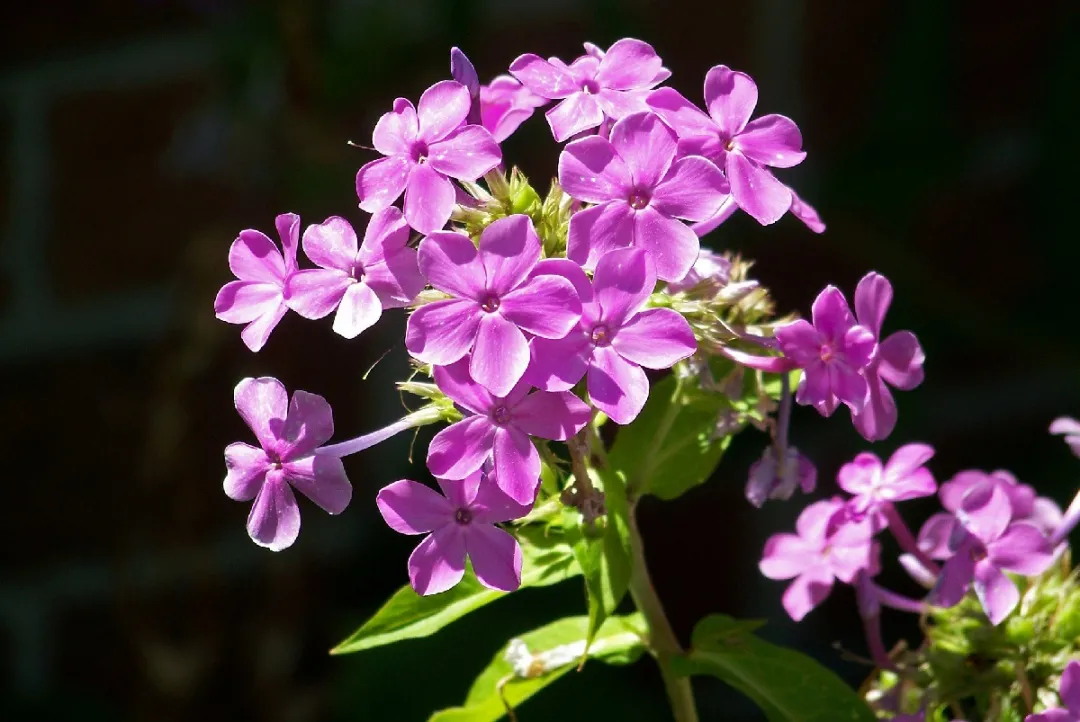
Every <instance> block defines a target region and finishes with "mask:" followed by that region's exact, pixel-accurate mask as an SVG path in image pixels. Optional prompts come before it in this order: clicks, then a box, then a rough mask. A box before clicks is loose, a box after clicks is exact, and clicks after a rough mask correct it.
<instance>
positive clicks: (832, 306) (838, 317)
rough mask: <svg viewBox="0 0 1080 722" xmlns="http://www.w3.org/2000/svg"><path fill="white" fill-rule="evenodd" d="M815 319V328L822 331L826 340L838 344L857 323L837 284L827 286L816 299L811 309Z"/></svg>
mask: <svg viewBox="0 0 1080 722" xmlns="http://www.w3.org/2000/svg"><path fill="white" fill-rule="evenodd" d="M810 312H811V317H812V318H813V319H814V328H816V329H817V330H818V331H820V332H821V335H822V336H824V337H825V340H827V341H830V342H832V343H833V344H836V343H837V342H838V341H840V340H841V339H843V338H844V334H846V333H847V332H848V330H849V329H851V327H852V326H854V325H855V317H854V316H852V315H851V308H850V307H849V306H848V302H847V299H846V298H844V293H843V291H841V290H840V289H839V288H837V287H836V286H832V285H829V286H826V287H825V288H824V289H822V291H821V293H819V294H818V295H817V298H815V299H814V305H813V306H812V307H811V309H810Z"/></svg>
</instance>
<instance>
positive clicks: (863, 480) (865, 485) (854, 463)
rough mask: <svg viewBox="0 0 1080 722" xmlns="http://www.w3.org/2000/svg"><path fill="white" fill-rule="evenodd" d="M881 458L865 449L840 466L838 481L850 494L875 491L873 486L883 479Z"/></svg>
mask: <svg viewBox="0 0 1080 722" xmlns="http://www.w3.org/2000/svg"><path fill="white" fill-rule="evenodd" d="M881 473H882V468H881V459H879V458H878V457H877V455H876V454H871V453H870V452H869V451H864V452H862V453H860V454H856V456H855V458H854V459H852V460H851V461H849V462H848V463H846V464H844V465H843V466H841V467H840V472H839V473H838V474H837V475H836V483H837V485H839V487H840V488H841V489H843V490H844V491H846V492H847V493H849V494H867V493H873V487H874V486H875V484H877V483H878V482H879V481H880V479H881Z"/></svg>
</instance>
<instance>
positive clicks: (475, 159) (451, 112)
mask: <svg viewBox="0 0 1080 722" xmlns="http://www.w3.org/2000/svg"><path fill="white" fill-rule="evenodd" d="M471 106H472V101H471V99H470V97H469V90H468V89H467V88H466V87H465V86H464V85H462V84H461V83H458V82H455V81H453V80H443V81H441V82H438V83H435V85H433V86H431V87H430V88H428V89H427V90H425V91H424V94H423V95H421V96H420V103H419V106H418V107H417V108H414V107H413V104H412V103H410V102H409V101H408V100H406V99H405V98H398V99H397V100H395V101H394V109H393V110H392V111H391V112H389V113H386V114H384V115H383V116H382V117H381V118H379V122H378V123H376V125H375V131H374V133H373V134H372V144H373V145H374V146H375V150H377V151H378V152H379V153H382V154H383V155H384V156H386V157H385V158H380V159H378V160H373V161H371V162H370V163H367V164H366V165H364V167H362V168H361V169H360V171H359V172H358V173H357V174H356V195H357V197H359V199H360V208H362V209H363V210H365V211H367V212H368V213H374V212H376V211H380V210H382V209H383V208H386V207H388V206H389V205H391V204H392V203H393V202H394V201H396V200H397V199H398V197H400V196H401V194H402V192H404V193H405V220H406V221H408V223H409V225H410V226H412V227H413V228H415V229H416V230H418V231H420V232H421V233H431V232H433V231H437V230H439V229H440V228H442V227H443V226H445V225H446V222H447V221H448V220H449V219H450V213H451V212H452V211H453V209H454V199H455V193H454V184H453V183H451V182H450V178H456V179H458V180H467V181H472V180H476V179H477V178H479V177H480V176H482V175H483V174H484V173H487V172H488V171H489V170H491V169H492V168H494V167H495V166H497V165H498V164H499V162H500V161H501V160H502V153H501V151H500V150H499V144H498V143H496V142H495V139H494V138H492V137H491V133H489V132H488V131H487V130H486V129H485V128H483V127H481V126H479V125H467V124H464V123H465V121H466V119H467V117H468V115H469V109H470V107H471Z"/></svg>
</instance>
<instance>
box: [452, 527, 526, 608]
mask: <svg viewBox="0 0 1080 722" xmlns="http://www.w3.org/2000/svg"><path fill="white" fill-rule="evenodd" d="M465 549H466V550H467V551H468V553H469V559H470V560H472V565H473V571H474V572H476V578H477V579H478V580H479V581H480V583H481V584H483V585H484V586H485V587H488V588H489V589H499V590H502V591H504V592H512V591H514V590H515V589H517V588H518V587H520V586H521V547H520V546H518V543H517V540H516V539H514V537H512V536H511V535H510V534H508V533H506V532H505V531H503V530H502V529H498V528H496V527H493V526H490V525H488V524H470V525H469V528H468V529H467V530H466V531H465Z"/></svg>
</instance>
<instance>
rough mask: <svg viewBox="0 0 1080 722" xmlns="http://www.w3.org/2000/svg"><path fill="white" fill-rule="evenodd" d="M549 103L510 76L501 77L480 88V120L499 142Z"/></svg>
mask: <svg viewBox="0 0 1080 722" xmlns="http://www.w3.org/2000/svg"><path fill="white" fill-rule="evenodd" d="M546 104H547V100H545V99H544V98H541V97H540V96H539V95H537V94H536V93H534V92H532V91H531V90H529V89H528V88H526V87H525V86H524V85H522V84H521V83H519V82H518V81H517V80H516V79H515V78H513V77H511V76H509V75H499V76H497V77H496V78H495V79H494V80H492V81H491V82H490V83H488V84H487V85H481V86H480V120H481V123H482V124H483V126H484V127H485V128H487V129H488V131H490V132H491V137H492V138H494V139H495V140H496V141H498V142H499V143H502V142H503V141H504V140H506V139H507V138H509V137H510V135H511V134H512V133H513V132H514V131H515V130H517V129H518V126H520V125H521V124H522V123H524V122H525V121H526V120H528V119H529V118H531V117H532V114H533V112H534V111H535V110H536V109H537V108H539V107H540V106H542V105H546Z"/></svg>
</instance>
